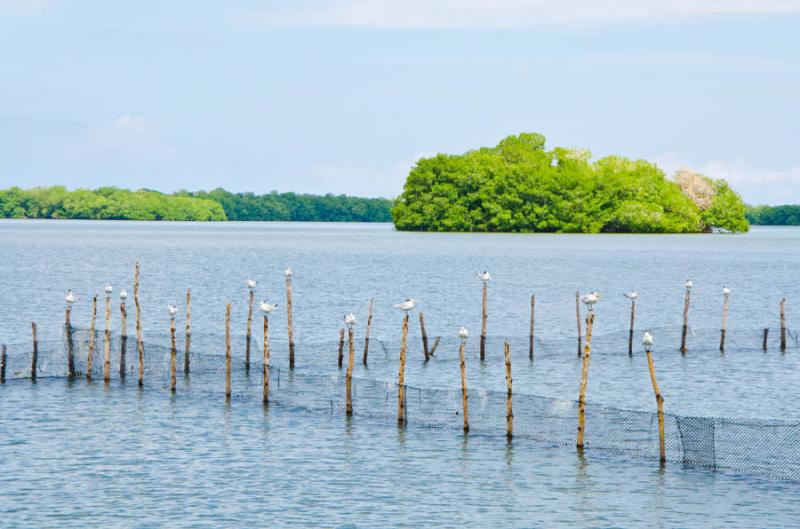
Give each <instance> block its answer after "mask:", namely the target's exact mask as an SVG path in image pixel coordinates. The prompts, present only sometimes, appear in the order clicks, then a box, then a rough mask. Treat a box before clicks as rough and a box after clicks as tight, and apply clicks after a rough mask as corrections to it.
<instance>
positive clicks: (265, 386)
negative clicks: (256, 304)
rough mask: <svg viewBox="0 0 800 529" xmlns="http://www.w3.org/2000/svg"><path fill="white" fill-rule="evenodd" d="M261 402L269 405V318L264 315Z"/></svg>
mask: <svg viewBox="0 0 800 529" xmlns="http://www.w3.org/2000/svg"><path fill="white" fill-rule="evenodd" d="M261 383H262V393H263V395H262V402H263V403H264V404H268V403H269V316H267V315H266V314H265V315H264V369H263V371H262V373H261Z"/></svg>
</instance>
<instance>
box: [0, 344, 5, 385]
mask: <svg viewBox="0 0 800 529" xmlns="http://www.w3.org/2000/svg"><path fill="white" fill-rule="evenodd" d="M5 383H6V344H2V345H0V384H5Z"/></svg>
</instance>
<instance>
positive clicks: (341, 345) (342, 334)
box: [339, 329, 344, 369]
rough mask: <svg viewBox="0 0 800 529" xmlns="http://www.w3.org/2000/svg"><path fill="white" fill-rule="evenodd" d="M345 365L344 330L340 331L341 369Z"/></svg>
mask: <svg viewBox="0 0 800 529" xmlns="http://www.w3.org/2000/svg"><path fill="white" fill-rule="evenodd" d="M343 363H344V329H339V369H341V368H342V364H343Z"/></svg>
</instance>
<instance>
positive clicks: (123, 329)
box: [119, 299, 128, 378]
mask: <svg viewBox="0 0 800 529" xmlns="http://www.w3.org/2000/svg"><path fill="white" fill-rule="evenodd" d="M119 328H120V333H121V334H120V339H119V377H120V378H125V374H126V372H127V367H126V365H125V362H126V359H125V357H126V356H127V354H128V308H127V307H126V305H125V299H122V300H121V301H120V303H119Z"/></svg>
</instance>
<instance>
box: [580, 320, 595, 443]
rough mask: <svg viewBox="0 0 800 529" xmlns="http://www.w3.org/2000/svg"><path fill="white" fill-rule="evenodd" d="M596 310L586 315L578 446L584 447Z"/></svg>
mask: <svg viewBox="0 0 800 529" xmlns="http://www.w3.org/2000/svg"><path fill="white" fill-rule="evenodd" d="M593 326H594V311H593V310H591V309H590V310H589V315H588V316H586V345H584V347H583V366H582V367H581V385H580V393H579V395H578V442H577V446H578V448H583V437H584V432H585V429H586V387H587V386H588V384H589V360H590V357H591V354H592V327H593Z"/></svg>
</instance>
